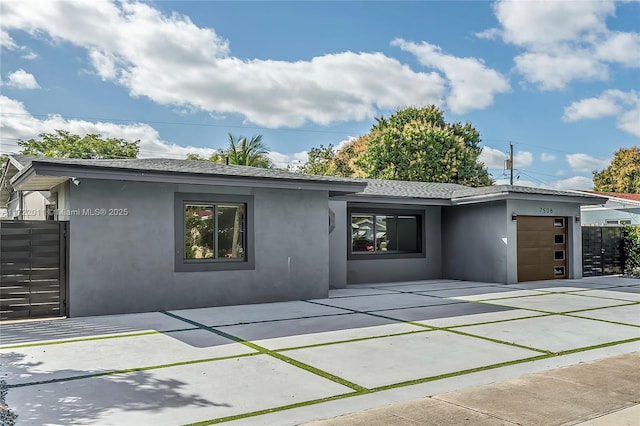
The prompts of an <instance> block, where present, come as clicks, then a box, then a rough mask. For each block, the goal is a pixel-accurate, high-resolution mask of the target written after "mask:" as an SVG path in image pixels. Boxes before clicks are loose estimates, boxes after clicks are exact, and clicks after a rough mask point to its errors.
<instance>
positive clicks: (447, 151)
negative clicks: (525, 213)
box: [298, 105, 492, 186]
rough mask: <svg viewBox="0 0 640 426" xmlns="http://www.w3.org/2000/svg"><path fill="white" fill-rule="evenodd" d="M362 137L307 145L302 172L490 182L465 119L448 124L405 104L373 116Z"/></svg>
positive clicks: (433, 110) (434, 112)
mask: <svg viewBox="0 0 640 426" xmlns="http://www.w3.org/2000/svg"><path fill="white" fill-rule="evenodd" d="M376 121H377V122H376V124H375V125H374V126H373V128H372V129H371V131H370V132H369V133H368V134H367V135H364V136H361V137H359V138H357V139H354V140H352V141H350V142H348V143H346V144H345V145H344V146H343V147H342V148H341V149H340V150H338V152H334V150H333V147H331V145H330V146H329V148H325V147H323V146H322V145H321V146H320V148H312V149H311V151H309V161H308V162H307V163H306V164H304V165H303V166H301V167H300V168H299V169H298V170H299V171H301V172H303V173H313V174H326V175H335V176H344V177H364V178H376V179H396V180H409V181H423V182H454V183H460V184H463V185H469V186H483V185H491V183H492V181H491V178H490V177H489V173H488V172H487V170H486V168H485V167H484V164H482V163H480V162H479V161H478V156H479V155H480V153H481V152H482V148H481V147H479V144H480V133H479V132H478V131H477V130H476V129H475V128H473V127H472V126H471V124H470V123H468V122H467V123H465V124H462V123H447V122H446V121H445V120H444V114H443V112H442V111H441V110H440V109H439V108H437V107H436V106H433V105H431V106H428V107H424V108H414V107H409V108H405V109H403V110H400V111H398V112H396V113H395V114H394V115H392V116H391V117H389V118H388V119H385V118H378V119H376Z"/></svg>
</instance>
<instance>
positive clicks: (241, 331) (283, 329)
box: [217, 314, 416, 347]
mask: <svg viewBox="0 0 640 426" xmlns="http://www.w3.org/2000/svg"><path fill="white" fill-rule="evenodd" d="M389 324H398V322H397V321H394V320H390V319H385V318H380V317H375V316H371V315H366V314H345V315H332V316H326V317H313V318H302V319H294V320H283V321H271V322H261V323H253V324H242V325H233V326H227V327H218V328H217V329H218V330H220V331H223V332H225V333H229V334H231V335H232V336H236V337H240V338H241V339H245V340H259V339H260V340H261V341H266V340H270V339H278V341H279V342H282V343H284V342H294V341H299V339H296V337H299V336H302V335H309V336H310V337H313V336H316V335H317V334H320V333H324V332H335V331H339V330H343V331H345V333H343V336H350V335H354V334H353V332H354V331H355V333H356V334H358V331H357V330H359V329H361V328H364V329H375V328H376V326H381V325H389ZM396 330H402V331H412V330H416V327H415V326H412V325H408V324H407V325H404V326H403V327H396ZM402 331H398V332H402ZM369 335H370V334H369ZM373 335H375V334H373ZM354 338H355V337H354ZM305 340H309V339H305ZM311 340H313V339H311ZM314 343H317V342H314ZM314 343H311V344H314ZM290 346H291V344H290V343H286V346H282V347H290Z"/></svg>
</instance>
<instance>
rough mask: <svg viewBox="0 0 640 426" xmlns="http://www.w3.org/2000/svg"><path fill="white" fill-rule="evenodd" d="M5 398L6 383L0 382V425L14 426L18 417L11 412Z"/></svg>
mask: <svg viewBox="0 0 640 426" xmlns="http://www.w3.org/2000/svg"><path fill="white" fill-rule="evenodd" d="M6 396H7V382H5V381H4V380H0V425H2V426H14V425H15V424H16V419H17V418H18V415H17V414H16V413H14V412H13V411H11V409H10V408H9V406H8V405H7V403H6V402H5V397H6Z"/></svg>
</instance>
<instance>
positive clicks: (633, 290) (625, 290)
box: [612, 286, 640, 293]
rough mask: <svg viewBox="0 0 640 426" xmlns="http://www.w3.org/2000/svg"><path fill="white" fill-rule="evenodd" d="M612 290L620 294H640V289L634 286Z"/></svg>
mask: <svg viewBox="0 0 640 426" xmlns="http://www.w3.org/2000/svg"><path fill="white" fill-rule="evenodd" d="M612 290H614V291H619V292H622V293H640V287H637V286H633V287H615V288H612Z"/></svg>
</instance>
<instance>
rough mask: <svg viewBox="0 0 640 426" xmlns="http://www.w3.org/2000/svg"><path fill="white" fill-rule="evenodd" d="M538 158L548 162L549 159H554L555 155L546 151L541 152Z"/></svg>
mask: <svg viewBox="0 0 640 426" xmlns="http://www.w3.org/2000/svg"><path fill="white" fill-rule="evenodd" d="M540 159H541V160H542V161H544V162H545V163H549V162H551V161H554V160H555V159H556V156H555V155H553V154H548V153H546V152H543V153H542V154H540Z"/></svg>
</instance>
